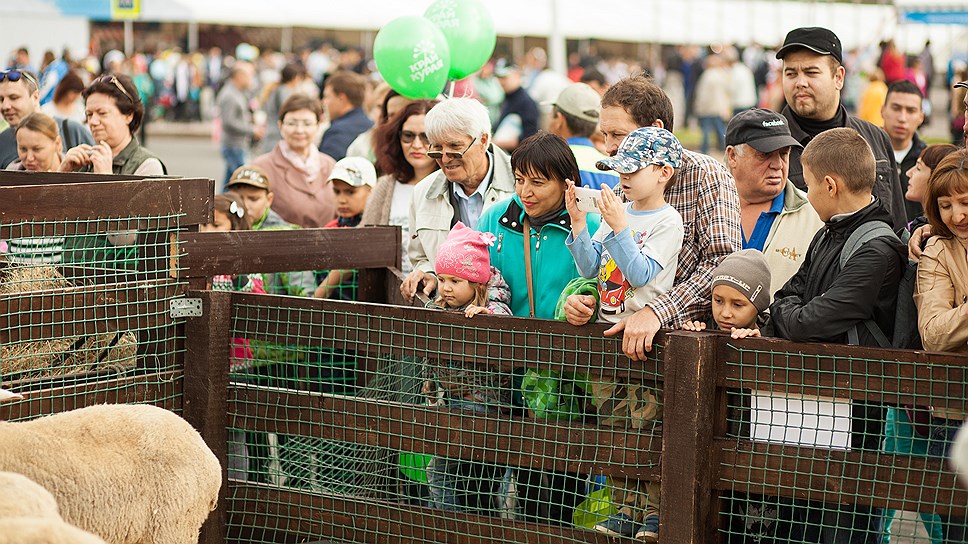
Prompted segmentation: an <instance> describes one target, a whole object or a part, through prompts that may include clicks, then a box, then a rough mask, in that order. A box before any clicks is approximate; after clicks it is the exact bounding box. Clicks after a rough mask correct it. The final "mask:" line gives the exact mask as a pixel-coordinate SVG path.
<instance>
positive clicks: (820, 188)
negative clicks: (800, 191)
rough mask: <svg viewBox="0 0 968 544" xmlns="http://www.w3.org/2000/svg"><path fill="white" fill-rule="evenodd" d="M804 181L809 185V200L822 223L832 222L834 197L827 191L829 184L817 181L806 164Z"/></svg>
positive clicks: (820, 180) (822, 180)
mask: <svg viewBox="0 0 968 544" xmlns="http://www.w3.org/2000/svg"><path fill="white" fill-rule="evenodd" d="M803 181H804V183H806V185H807V200H809V201H810V205H811V206H813V209H814V210H816V211H817V215H819V216H820V220H821V221H830V218H831V217H833V215H834V212H833V209H834V197H833V196H832V195H831V194H830V192H829V191H828V190H827V182H826V181H825V180H824V179H817V177H816V176H814V175H813V172H811V171H810V168H809V167H807V165H806V164H804V165H803Z"/></svg>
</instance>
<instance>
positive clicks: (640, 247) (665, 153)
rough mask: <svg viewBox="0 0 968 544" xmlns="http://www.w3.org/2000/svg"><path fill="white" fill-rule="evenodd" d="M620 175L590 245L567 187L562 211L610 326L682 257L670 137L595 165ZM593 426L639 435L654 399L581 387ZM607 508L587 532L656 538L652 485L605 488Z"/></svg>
mask: <svg viewBox="0 0 968 544" xmlns="http://www.w3.org/2000/svg"><path fill="white" fill-rule="evenodd" d="M596 166H598V168H600V169H602V170H614V171H616V172H618V173H619V174H620V180H619V185H618V186H619V187H621V189H622V192H623V193H624V194H625V196H626V198H628V200H629V202H628V203H626V204H623V203H622V202H620V201H619V199H618V197H617V196H616V195H615V194H614V193H613V192H612V191H611V190H610V189H608V188H605V189H603V190H602V191H601V193H600V194H601V198H600V200H599V201H598V207H599V210H600V211H601V214H602V220H603V221H604V222H605V224H606V225H607V227H603V228H600V229H599V230H598V232H596V233H595V236H594V238H592V237H591V235H590V234H589V231H588V229H587V228H586V212H584V211H581V210H580V209H579V208H578V201H577V194H576V190H575V183H574V182H573V181H571V180H569V181H568V182H567V183H568V188H567V189H566V191H565V206H566V207H567V209H568V215H569V216H570V217H571V235H570V236H569V237H568V240H567V241H566V244H567V245H568V249H569V250H571V254H572V255H573V256H574V258H575V264H576V265H577V267H578V270H579V272H580V273H581V275H582V276H583V277H585V278H589V279H591V278H596V277H597V278H598V291H599V300H600V304H599V317H600V318H601V319H602V320H603V321H608V322H611V323H618V322H619V321H621V320H622V319H623V318H624V317H627V316H630V315H632V314H634V313H635V312H636V311H638V310H641V309H642V308H644V307H645V305H646V304H648V303H649V302H650V301H651V300H652V299H654V298H655V297H657V296H659V295H662V294H663V293H665V292H666V291H668V290H669V289H671V288H672V284H673V281H674V280H675V276H676V266H677V264H678V262H679V251H680V250H681V249H682V237H683V232H684V230H683V225H682V216H680V215H679V212H677V211H676V210H675V208H673V207H672V206H670V205H669V204H668V203H666V201H665V197H664V192H665V190H666V189H667V188H668V187H669V185H670V184H672V183H673V182H674V179H675V174H676V170H677V169H678V168H680V167H681V166H682V145H681V144H680V143H679V140H677V139H676V137H675V136H673V135H672V133H671V132H669V131H668V130H665V129H663V128H658V127H642V128H639V129H636V130H635V131H633V132H632V133H631V134H629V135H628V136H626V138H625V140H623V141H622V144H621V145H620V146H619V148H618V151H617V152H616V154H615V156H614V157H612V158H607V159H602V160H600V161H598V163H597V164H596ZM589 386H590V389H591V391H590V392H591V395H592V397H593V401H592V402H593V403H594V404H595V406H596V407H597V408H598V413H599V416H600V417H599V423H600V424H602V425H608V426H621V427H633V428H636V429H640V428H642V427H644V426H645V425H646V424H647V423H650V422H652V421H656V420H658V418H659V417H660V401H659V400H658V399H657V396H658V395H657V392H655V391H653V390H651V389H649V388H646V387H644V386H642V385H641V384H633V383H629V384H617V383H612V382H605V381H602V380H594V379H593V380H589ZM612 486H613V487H612V490H611V493H612V502H613V503H615V505H616V507H617V509H618V513H617V514H615V515H614V516H611V517H610V518H609V519H608V520H606V521H604V522H602V523H600V524H598V525H596V526H595V529H596V530H597V531H600V532H603V533H606V534H609V535H613V536H633V535H634V536H635V538H636V539H639V540H644V541H645V542H657V541H658V538H659V485H658V483H656V482H639V481H634V480H628V479H624V478H615V479H613V481H612Z"/></svg>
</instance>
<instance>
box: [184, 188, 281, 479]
mask: <svg viewBox="0 0 968 544" xmlns="http://www.w3.org/2000/svg"><path fill="white" fill-rule="evenodd" d="M214 204H215V222H214V223H211V224H208V225H200V226H199V230H200V231H202V232H231V231H233V230H249V227H250V224H251V223H250V221H249V215H248V214H247V213H246V210H245V204H243V202H242V198H241V197H240V196H239V195H238V194H236V193H233V192H230V191H229V192H225V193H222V194H220V195H215V201H214ZM212 290H214V291H237V292H243V293H263V294H264V293H265V289H264V288H263V286H262V276H261V275H260V274H235V275H229V274H220V275H218V276H215V277H213V278H212ZM231 343H232V346H231V348H230V349H229V369H230V370H231V371H232V372H237V371H239V370H242V369H243V368H245V366H246V364H248V363H249V362H251V361H252V350H251V349H250V348H249V341H248V340H246V339H245V338H232V339H231ZM248 471H249V455H248V450H247V448H246V445H245V433H244V432H243V431H236V430H229V477H230V478H235V479H239V480H244V479H246V477H247V474H248Z"/></svg>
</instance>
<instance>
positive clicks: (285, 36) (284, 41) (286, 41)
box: [279, 26, 292, 53]
mask: <svg viewBox="0 0 968 544" xmlns="http://www.w3.org/2000/svg"><path fill="white" fill-rule="evenodd" d="M279 42H280V43H279V51H281V52H283V53H291V52H292V27H291V26H284V27H282V35H281V36H280V37H279Z"/></svg>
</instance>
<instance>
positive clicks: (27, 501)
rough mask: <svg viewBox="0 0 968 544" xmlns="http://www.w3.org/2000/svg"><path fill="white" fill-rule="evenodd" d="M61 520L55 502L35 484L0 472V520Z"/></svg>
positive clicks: (14, 475) (11, 473)
mask: <svg viewBox="0 0 968 544" xmlns="http://www.w3.org/2000/svg"><path fill="white" fill-rule="evenodd" d="M7 518H41V519H58V520H59V519H61V517H60V514H58V513H57V501H56V500H55V499H54V496H53V495H51V494H50V491H47V490H46V489H44V488H43V487H42V486H40V485H38V484H37V482H35V481H33V480H31V479H30V478H28V477H26V476H24V475H23V474H17V473H15V472H0V519H7Z"/></svg>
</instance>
